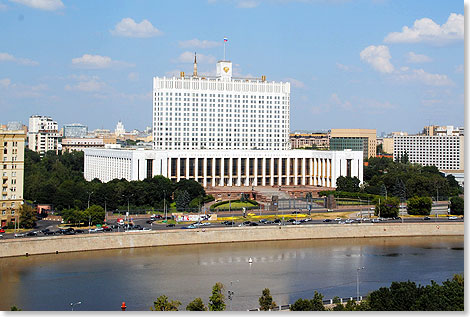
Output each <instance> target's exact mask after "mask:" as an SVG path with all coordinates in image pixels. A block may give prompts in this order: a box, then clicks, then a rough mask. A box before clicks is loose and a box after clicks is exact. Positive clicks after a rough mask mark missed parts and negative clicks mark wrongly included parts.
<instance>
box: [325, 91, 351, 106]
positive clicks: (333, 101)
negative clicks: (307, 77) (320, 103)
mask: <svg viewBox="0 0 470 317" xmlns="http://www.w3.org/2000/svg"><path fill="white" fill-rule="evenodd" d="M330 104H332V105H333V106H339V107H341V108H343V109H346V110H349V109H351V108H352V104H351V102H349V101H347V100H346V101H342V100H341V99H340V98H339V96H338V94H337V93H332V94H331V96H330Z"/></svg>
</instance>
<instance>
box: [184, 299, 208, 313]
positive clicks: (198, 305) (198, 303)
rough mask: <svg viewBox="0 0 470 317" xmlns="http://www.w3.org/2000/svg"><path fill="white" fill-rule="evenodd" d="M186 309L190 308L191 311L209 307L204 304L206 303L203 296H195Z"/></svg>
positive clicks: (204, 309)
mask: <svg viewBox="0 0 470 317" xmlns="http://www.w3.org/2000/svg"><path fill="white" fill-rule="evenodd" d="M186 310H190V311H206V310H207V307H206V306H205V305H204V303H203V302H202V299H201V298H199V297H198V298H195V299H194V300H193V301H192V302H190V303H189V304H188V306H186Z"/></svg>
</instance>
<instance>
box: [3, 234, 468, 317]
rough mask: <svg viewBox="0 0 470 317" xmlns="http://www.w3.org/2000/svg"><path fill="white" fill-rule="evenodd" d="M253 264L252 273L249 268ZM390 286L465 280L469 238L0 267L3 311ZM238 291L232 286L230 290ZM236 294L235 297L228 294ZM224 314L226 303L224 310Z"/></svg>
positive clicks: (242, 305) (48, 259)
mask: <svg viewBox="0 0 470 317" xmlns="http://www.w3.org/2000/svg"><path fill="white" fill-rule="evenodd" d="M250 257H251V258H252V260H253V263H252V264H249V263H248V259H249V258H250ZM360 267H364V269H363V270H361V271H360V275H359V280H360V284H359V285H360V293H361V295H366V294H367V292H369V291H372V290H376V289H378V288H379V287H381V286H390V283H391V282H392V281H407V280H410V281H414V282H416V283H417V284H422V285H425V284H429V283H430V281H431V280H434V281H436V282H439V283H441V282H442V281H444V280H446V279H449V278H452V276H453V274H455V273H463V271H464V238H463V236H458V237H413V238H408V237H400V238H360V239H318V240H299V241H265V242H244V243H225V244H210V245H190V246H172V247H151V248H135V249H122V250H107V251H90V252H75V253H68V254H65V253H64V254H57V255H56V254H53V255H37V256H30V257H16V258H3V259H0V286H1V287H0V309H2V310H9V308H10V306H12V305H16V306H18V307H20V308H22V309H23V310H54V311H55V310H70V309H71V306H70V303H72V302H73V303H76V302H79V301H80V302H81V304H80V305H76V306H75V310H119V309H120V306H121V303H122V302H123V301H125V302H126V305H127V307H128V308H127V309H128V310H144V311H145V310H149V308H150V306H152V304H153V301H154V300H155V299H156V298H157V297H158V296H160V295H162V294H165V295H167V296H168V297H169V298H170V299H173V300H179V301H180V302H182V305H181V306H180V309H182V310H184V308H185V307H186V305H187V304H188V302H190V301H191V300H193V299H194V298H196V297H201V298H202V299H203V301H204V302H205V303H206V305H207V302H208V299H209V296H210V294H211V289H212V286H213V285H214V284H215V283H216V282H222V283H223V284H224V285H225V287H226V290H228V289H231V290H233V291H234V297H233V300H232V303H231V305H232V309H233V310H247V309H251V308H256V307H258V305H259V304H258V298H259V296H260V295H261V292H262V290H263V289H264V288H269V289H270V290H271V294H272V295H273V298H274V300H275V301H276V303H277V304H282V305H284V304H288V303H293V302H295V300H296V299H297V298H299V297H302V298H312V296H313V292H314V291H315V290H317V291H319V292H320V293H322V294H323V295H324V296H325V297H324V298H325V299H328V298H333V297H334V296H340V297H347V296H355V295H356V283H357V282H356V272H357V268H360ZM231 282H232V283H231ZM231 284H232V286H231V287H230V285H231ZM226 303H227V310H228V309H229V308H230V301H228V300H227V301H226Z"/></svg>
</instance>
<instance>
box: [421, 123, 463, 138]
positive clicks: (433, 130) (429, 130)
mask: <svg viewBox="0 0 470 317" xmlns="http://www.w3.org/2000/svg"><path fill="white" fill-rule="evenodd" d="M422 134H423V135H427V136H439V135H440V136H442V135H453V136H459V135H464V128H463V127H454V126H453V125H446V126H437V125H430V126H426V127H424V129H423V132H422Z"/></svg>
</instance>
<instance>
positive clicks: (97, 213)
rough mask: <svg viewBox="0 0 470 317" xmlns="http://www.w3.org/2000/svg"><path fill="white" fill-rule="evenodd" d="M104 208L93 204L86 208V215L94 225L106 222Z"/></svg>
mask: <svg viewBox="0 0 470 317" xmlns="http://www.w3.org/2000/svg"><path fill="white" fill-rule="evenodd" d="M104 216H105V215H104V209H103V207H101V206H98V205H92V206H90V208H88V209H86V210H85V217H86V218H87V220H88V219H90V220H91V224H92V225H98V224H103V222H104Z"/></svg>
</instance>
